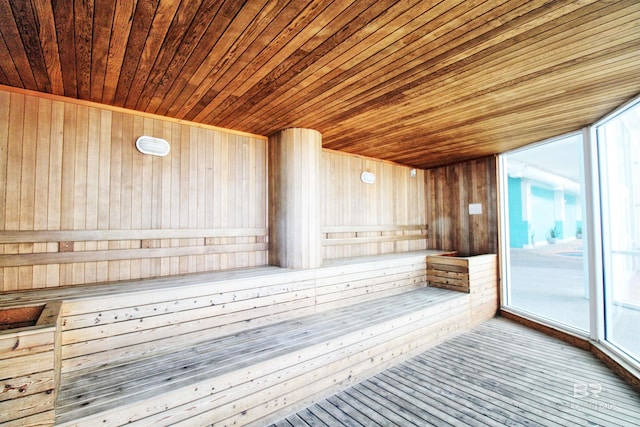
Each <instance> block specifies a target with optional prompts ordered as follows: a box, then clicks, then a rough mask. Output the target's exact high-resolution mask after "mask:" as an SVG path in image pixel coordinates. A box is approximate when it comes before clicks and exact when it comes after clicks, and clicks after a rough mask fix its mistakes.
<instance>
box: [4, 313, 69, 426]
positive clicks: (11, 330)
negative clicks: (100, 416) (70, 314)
mask: <svg viewBox="0 0 640 427" xmlns="http://www.w3.org/2000/svg"><path fill="white" fill-rule="evenodd" d="M60 306H61V303H60V302H52V303H47V304H40V305H32V306H18V307H3V308H0V424H2V425H3V426H5V425H7V426H14V425H15V426H24V425H29V426H47V425H53V423H54V419H55V411H54V403H55V398H56V393H57V388H58V384H59V383H60V378H59V375H60V339H59V337H60ZM4 423H6V424H4Z"/></svg>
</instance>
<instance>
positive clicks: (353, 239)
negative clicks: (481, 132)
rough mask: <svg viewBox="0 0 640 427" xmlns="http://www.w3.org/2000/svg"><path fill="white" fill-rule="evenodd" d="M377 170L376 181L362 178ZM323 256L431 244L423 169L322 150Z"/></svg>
mask: <svg viewBox="0 0 640 427" xmlns="http://www.w3.org/2000/svg"><path fill="white" fill-rule="evenodd" d="M365 171H367V172H373V173H374V174H375V176H376V180H375V183H374V184H365V183H364V182H362V181H361V179H360V175H361V174H362V172H365ZM322 172H323V174H324V176H323V177H322V179H321V180H320V185H321V198H322V226H323V230H322V231H323V247H324V258H325V259H333V258H342V257H351V256H361V255H377V254H383V253H390V252H405V251H411V250H420V249H425V248H426V247H427V242H426V239H427V225H426V224H427V223H426V220H425V208H424V207H425V186H424V184H425V180H424V171H423V170H420V169H417V170H416V172H415V174H416V176H415V177H412V176H411V168H409V167H405V166H401V165H397V164H394V163H390V162H386V161H381V160H376V159H372V158H366V157H361V156H355V155H351V154H346V153H341V152H337V151H332V150H323V152H322Z"/></svg>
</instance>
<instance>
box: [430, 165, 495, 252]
mask: <svg viewBox="0 0 640 427" xmlns="http://www.w3.org/2000/svg"><path fill="white" fill-rule="evenodd" d="M496 167H497V166H496V159H495V157H485V158H483V159H478V160H472V161H468V162H463V163H457V164H454V165H450V166H443V167H440V168H435V169H429V170H427V171H426V172H425V180H426V194H427V196H426V197H427V201H426V209H427V223H428V224H429V227H430V228H429V241H428V243H429V245H428V247H429V248H438V249H443V250H447V251H456V252H458V254H459V255H460V256H472V255H481V254H492V253H498V203H497V195H498V184H497V169H496ZM477 203H479V204H481V205H482V214H480V215H470V214H469V204H477Z"/></svg>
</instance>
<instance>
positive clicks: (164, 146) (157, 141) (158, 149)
mask: <svg viewBox="0 0 640 427" xmlns="http://www.w3.org/2000/svg"><path fill="white" fill-rule="evenodd" d="M136 148H137V149H138V151H140V152H141V153H142V154H151V155H152V156H166V155H167V154H169V151H171V146H170V145H169V142H167V141H166V140H164V139H161V138H154V137H152V136H141V137H139V138H138V139H137V140H136Z"/></svg>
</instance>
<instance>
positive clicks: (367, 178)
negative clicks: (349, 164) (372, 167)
mask: <svg viewBox="0 0 640 427" xmlns="http://www.w3.org/2000/svg"><path fill="white" fill-rule="evenodd" d="M360 179H361V180H362V182H364V183H365V184H373V183H375V182H376V174H374V173H373V172H362V175H360Z"/></svg>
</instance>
